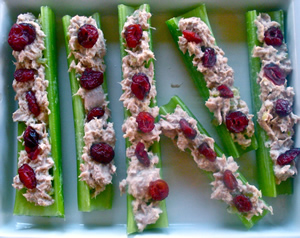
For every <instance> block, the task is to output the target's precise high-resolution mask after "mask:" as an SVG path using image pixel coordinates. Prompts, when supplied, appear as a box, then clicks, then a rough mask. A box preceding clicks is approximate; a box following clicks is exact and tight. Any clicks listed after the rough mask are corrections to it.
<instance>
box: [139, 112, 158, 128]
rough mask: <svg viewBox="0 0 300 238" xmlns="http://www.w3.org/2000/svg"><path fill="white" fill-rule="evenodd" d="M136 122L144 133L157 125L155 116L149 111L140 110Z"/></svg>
mask: <svg viewBox="0 0 300 238" xmlns="http://www.w3.org/2000/svg"><path fill="white" fill-rule="evenodd" d="M136 122H137V124H138V129H139V130H140V131H141V132H144V133H148V132H151V131H152V130H153V129H154V127H155V125H154V117H153V116H152V115H151V114H150V113H149V112H140V113H139V114H138V115H137V117H136Z"/></svg>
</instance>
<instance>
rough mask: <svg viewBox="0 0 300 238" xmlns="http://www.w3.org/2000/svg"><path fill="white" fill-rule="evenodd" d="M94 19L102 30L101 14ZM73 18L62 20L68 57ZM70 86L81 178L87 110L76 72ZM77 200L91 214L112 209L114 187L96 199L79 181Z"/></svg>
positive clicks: (96, 14) (108, 188)
mask: <svg viewBox="0 0 300 238" xmlns="http://www.w3.org/2000/svg"><path fill="white" fill-rule="evenodd" d="M92 17H93V18H94V19H95V20H96V22H97V26H98V27H99V28H100V27H101V25H100V14H98V13H95V14H93V15H92ZM70 20H71V17H70V16H68V15H66V16H64V17H63V18H62V22H63V29H64V36H65V46H66V52H67V57H68V56H69V54H70V49H69V36H68V27H69V25H70ZM73 60H75V58H74V56H73V55H72V56H71V57H68V58H67V61H68V66H70V64H71V62H72V61H73ZM69 78H70V86H71V93H72V104H73V117H74V128H75V141H76V154H77V175H78V176H79V175H80V173H81V171H80V164H81V163H83V160H82V158H81V157H82V153H83V147H84V140H83V136H84V120H85V110H84V105H83V101H82V99H81V97H80V96H79V95H75V94H76V93H77V91H78V89H79V87H80V85H79V82H78V81H77V79H76V75H75V70H71V71H70V72H69ZM102 87H103V90H104V92H105V93H107V82H106V73H105V72H104V75H103V84H102ZM77 199H78V209H79V211H83V212H89V211H93V210H104V209H111V207H112V200H113V186H112V184H109V185H107V186H106V189H105V190H104V191H103V192H101V193H100V194H98V195H97V196H96V197H95V198H92V197H91V191H90V188H89V186H88V185H87V184H86V183H85V182H84V181H80V180H79V179H77Z"/></svg>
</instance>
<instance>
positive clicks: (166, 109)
mask: <svg viewBox="0 0 300 238" xmlns="http://www.w3.org/2000/svg"><path fill="white" fill-rule="evenodd" d="M177 105H179V106H180V107H181V108H182V109H183V110H184V111H185V112H187V114H188V115H189V116H190V117H192V118H194V119H195V120H196V121H197V127H198V130H199V132H200V133H201V134H205V135H207V136H209V137H210V135H209V134H208V132H207V131H206V130H205V128H204V127H203V126H202V125H201V123H200V122H199V121H198V120H197V119H196V117H195V116H194V114H193V113H192V112H191V111H190V110H189V108H188V107H187V106H186V105H185V103H184V102H183V101H182V100H181V99H180V98H179V97H178V96H173V97H172V98H171V99H170V101H169V102H168V103H167V104H166V105H163V106H161V107H160V109H159V112H160V114H161V115H167V114H168V113H169V114H171V113H173V112H174V111H175V109H176V107H177ZM214 149H215V151H216V153H217V155H218V156H219V157H221V156H222V155H223V154H224V153H223V152H222V150H221V149H220V147H219V146H218V145H217V144H216V143H215V144H214ZM203 172H205V174H206V175H207V176H208V178H209V179H210V180H211V181H214V177H213V173H212V172H207V171H204V170H203ZM238 173H239V177H238V178H239V179H240V180H241V181H242V182H243V183H244V184H246V183H247V180H246V178H245V177H244V176H243V175H242V174H241V173H240V172H238ZM234 213H235V214H236V215H237V216H238V217H239V219H240V220H241V221H242V223H243V224H244V225H245V227H246V228H247V229H250V228H251V227H252V226H253V225H255V224H256V223H257V222H258V221H259V220H260V219H262V218H263V217H264V216H265V215H266V214H267V213H268V210H264V212H263V214H262V215H260V216H253V217H252V218H251V219H250V220H247V218H246V217H245V216H244V215H243V214H242V213H239V212H238V211H237V210H236V209H235V211H234Z"/></svg>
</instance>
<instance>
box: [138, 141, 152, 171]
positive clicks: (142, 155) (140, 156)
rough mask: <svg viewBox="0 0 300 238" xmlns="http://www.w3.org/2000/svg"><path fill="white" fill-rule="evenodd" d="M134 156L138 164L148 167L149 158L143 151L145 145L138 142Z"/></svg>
mask: <svg viewBox="0 0 300 238" xmlns="http://www.w3.org/2000/svg"><path fill="white" fill-rule="evenodd" d="M134 154H135V156H136V157H137V158H138V160H139V161H140V163H142V164H143V165H144V166H146V167H149V166H150V160H149V156H148V153H147V151H145V145H144V144H143V143H142V142H139V143H138V144H137V145H136V147H135V151H134Z"/></svg>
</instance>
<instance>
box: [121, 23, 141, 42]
mask: <svg viewBox="0 0 300 238" xmlns="http://www.w3.org/2000/svg"><path fill="white" fill-rule="evenodd" d="M124 35H125V40H126V45H127V46H128V47H129V48H135V47H137V46H138V45H140V43H141V39H142V36H143V29H142V26H141V25H140V24H132V25H129V26H127V27H126V29H125V33H124Z"/></svg>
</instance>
